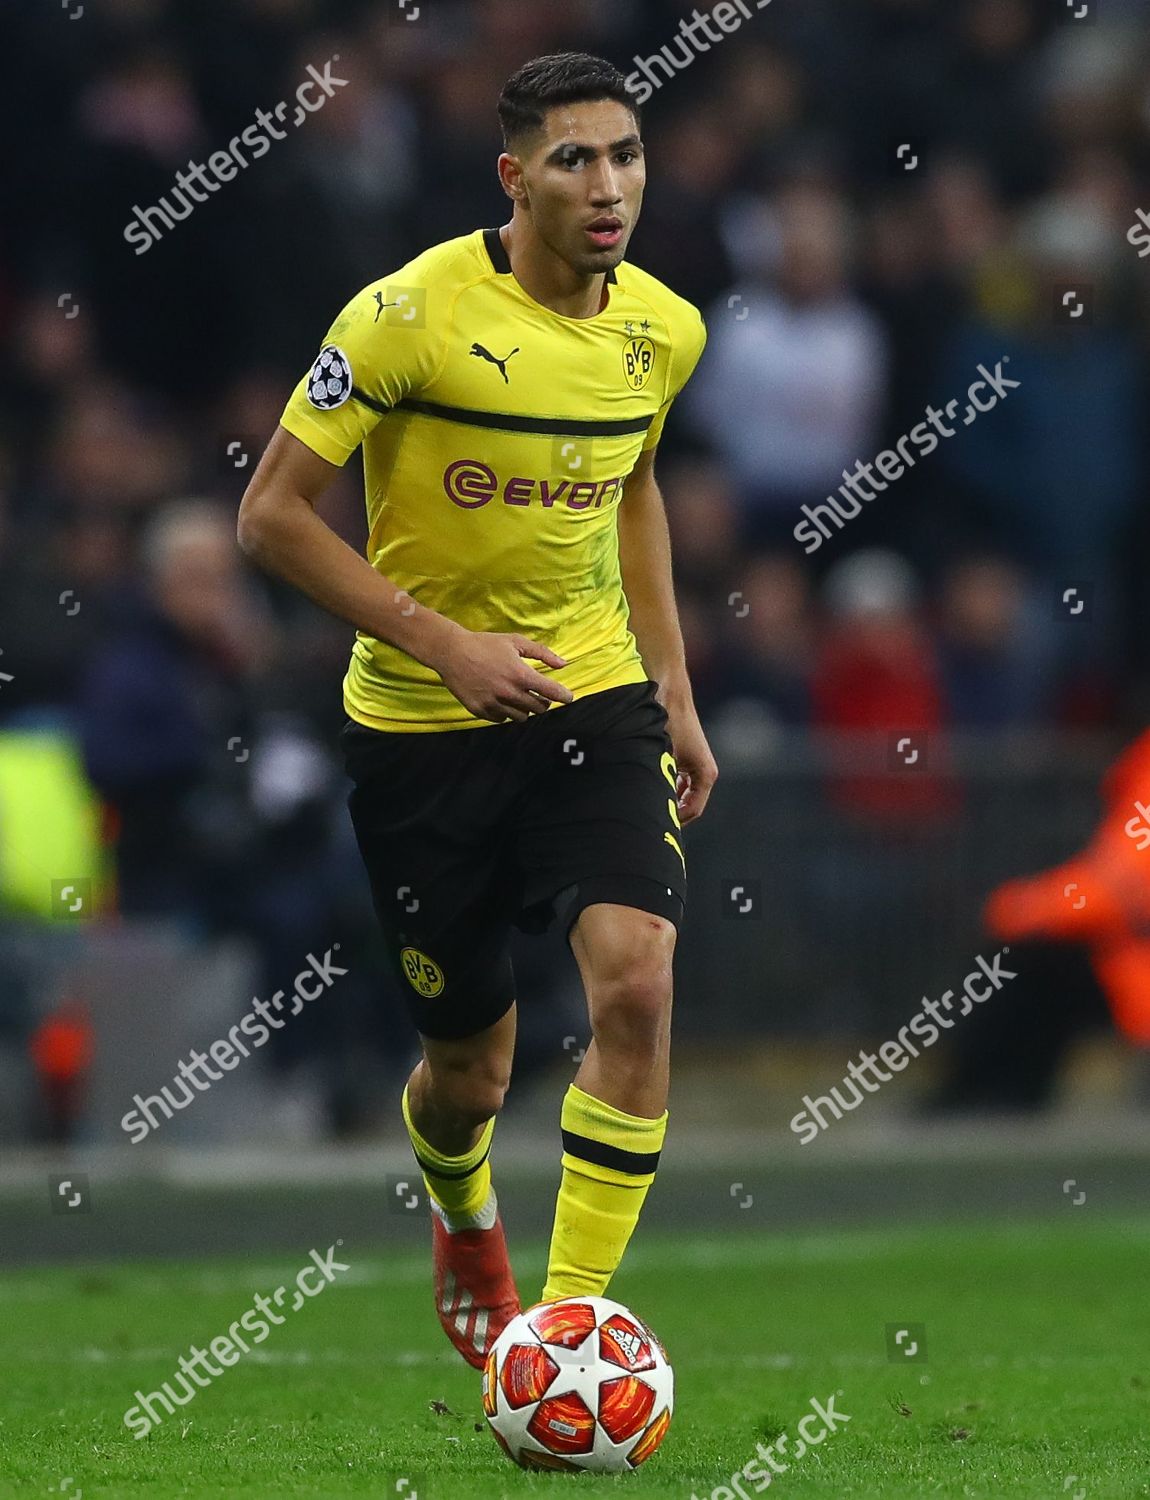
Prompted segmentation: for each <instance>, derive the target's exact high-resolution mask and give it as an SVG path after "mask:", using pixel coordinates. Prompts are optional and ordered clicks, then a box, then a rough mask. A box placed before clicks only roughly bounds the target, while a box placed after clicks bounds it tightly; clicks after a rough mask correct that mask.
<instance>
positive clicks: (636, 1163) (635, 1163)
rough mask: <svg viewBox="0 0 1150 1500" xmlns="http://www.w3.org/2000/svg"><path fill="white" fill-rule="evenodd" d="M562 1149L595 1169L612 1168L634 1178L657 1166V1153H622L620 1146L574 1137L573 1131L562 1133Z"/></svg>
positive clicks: (580, 1136)
mask: <svg viewBox="0 0 1150 1500" xmlns="http://www.w3.org/2000/svg"><path fill="white" fill-rule="evenodd" d="M563 1149H564V1151H566V1152H567V1153H568V1155H570V1156H578V1157H580V1158H581V1159H582V1160H583V1161H589V1162H593V1163H594V1165H595V1166H597V1167H612V1168H614V1170H615V1171H616V1172H631V1173H633V1174H634V1175H635V1176H636V1177H641V1176H644V1175H645V1174H646V1173H648V1172H653V1171H654V1170H655V1168H656V1167H657V1166H658V1165H659V1152H658V1151H624V1150H623V1149H622V1147H621V1146H609V1145H608V1144H607V1143H606V1141H593V1140H592V1139H591V1138H590V1136H586V1135H576V1134H575V1132H574V1131H573V1130H565V1131H564V1132H563Z"/></svg>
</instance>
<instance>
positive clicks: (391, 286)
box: [280, 273, 442, 465]
mask: <svg viewBox="0 0 1150 1500" xmlns="http://www.w3.org/2000/svg"><path fill="white" fill-rule="evenodd" d="M401 276H402V273H400V277H401ZM400 277H397V278H396V280H395V281H388V282H383V281H380V282H376V283H375V284H373V285H372V286H369V287H365V288H364V290H363V291H362V292H360V293H359V294H358V296H355V297H353V298H352V300H351V301H350V302H349V303H348V304H347V306H346V307H345V308H344V309H343V311H342V312H341V313H340V315H339V317H337V318H336V320H335V322H334V323H333V324H332V325H331V327H330V328H329V329H328V331H327V335H326V337H325V338H324V341H323V345H322V347H321V349H320V351H319V353H318V354H317V355H316V359H315V363H314V364H313V365H312V367H311V370H310V371H309V372H308V374H307V375H305V376H304V378H303V379H302V380H301V381H300V383H299V384H298V385H297V386H296V388H295V390H294V391H293V392H292V394H291V398H290V399H289V401H288V404H287V406H286V407H285V409H284V414H283V416H282V417H281V418H280V422H281V425H282V426H284V427H286V428H287V430H288V432H290V433H291V434H292V435H293V436H294V437H297V438H299V440H300V442H301V443H306V444H307V446H308V447H309V448H311V449H312V450H313V451H314V452H316V453H318V454H319V456H320V457H321V458H326V459H327V461H328V462H329V463H332V464H336V465H343V464H345V463H346V462H347V460H348V459H349V458H350V457H351V455H352V454H353V453H354V452H355V450H356V449H357V448H358V447H359V445H360V444H361V443H362V442H363V440H364V439H365V438H366V437H367V436H368V434H369V433H370V432H371V431H372V430H373V428H374V427H375V426H376V424H377V423H378V422H379V420H380V418H381V417H383V416H384V415H385V414H386V413H387V412H388V411H389V410H390V409H391V408H392V407H393V406H397V405H398V404H399V402H401V401H402V400H404V399H405V398H406V397H407V396H410V395H413V394H415V393H417V392H418V391H420V390H421V389H423V387H425V386H426V385H428V384H429V383H430V382H431V380H432V379H433V378H434V376H435V374H436V372H437V367H438V365H439V363H440V360H441V356H442V341H441V340H439V339H438V338H437V337H436V335H435V331H434V329H433V328H431V327H429V326H428V323H429V320H428V307H427V300H428V299H427V292H426V289H424V288H421V287H416V286H407V285H405V284H403V283H402V281H401V280H400Z"/></svg>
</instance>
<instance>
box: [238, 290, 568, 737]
mask: <svg viewBox="0 0 1150 1500" xmlns="http://www.w3.org/2000/svg"><path fill="white" fill-rule="evenodd" d="M369 290H370V289H369ZM374 306H375V304H374V301H372V300H371V299H370V298H369V297H368V292H362V293H360V295H359V297H357V298H355V299H354V300H353V301H352V302H351V303H350V304H349V306H348V307H347V308H345V310H344V312H343V313H342V314H341V315H340V317H339V318H338V319H337V320H336V323H335V324H334V326H333V328H332V330H331V332H330V333H329V336H328V338H329V344H328V347H329V348H335V344H334V339H335V337H337V336H338V338H339V341H340V342H339V350H338V352H339V354H340V356H341V357H342V358H343V359H346V360H349V362H350V372H354V371H355V370H356V368H357V366H358V369H359V370H360V371H362V372H366V371H367V370H368V369H369V368H371V364H372V363H373V362H377V361H378V359H379V356H380V349H379V347H378V346H379V344H380V343H381V341H382V339H381V335H380V334H377V333H376V332H375V331H374V323H373V321H372V320H371V319H370V318H369V316H368V315H367V314H368V310H369V309H371V310H374ZM386 333H387V330H386V328H385V329H384V330H383V335H386ZM405 339H406V340H408V341H409V342H408V343H407V344H405V343H404V340H405ZM410 340H411V331H409V330H406V329H404V330H400V331H399V332H398V337H396V338H393V339H392V340H391V341H389V342H390V343H391V345H393V347H394V352H395V354H396V359H395V361H394V364H395V368H394V370H393V369H392V368H391V366H390V365H389V367H388V374H387V375H386V376H384V377H383V378H382V379H381V380H380V381H379V382H378V384H377V394H375V395H374V404H373V405H368V404H366V403H364V402H361V401H359V400H358V399H356V398H349V396H344V397H343V399H341V400H340V399H336V398H337V397H338V396H339V394H340V392H339V391H337V392H336V393H335V395H334V396H332V397H329V398H325V397H322V396H321V399H331V400H332V401H333V403H334V404H332V405H331V406H329V407H323V406H317V405H316V403H315V401H309V397H308V392H309V390H313V391H314V390H316V389H318V388H317V387H316V386H315V385H314V384H313V382H314V381H315V380H316V370H313V372H312V374H311V375H310V376H308V378H307V380H306V381H303V382H301V384H300V387H298V388H297V390H296V392H295V394H294V395H293V396H292V399H291V401H290V402H289V403H288V408H287V410H286V411H285V413H284V419H283V423H282V424H281V425H280V427H279V428H278V429H277V431H276V433H275V435H274V436H273V438H272V440H271V442H270V443H269V444H268V447H267V450H266V452H265V453H264V456H263V458H262V459H261V460H260V464H259V467H258V468H257V469H256V472H255V474H254V475H253V476H252V480H251V483H250V484H249V486H248V488H247V491H246V493H245V494H244V498H243V502H242V504H241V505H240V514H239V523H238V528H237V534H238V537H239V543H240V546H241V547H242V548H243V550H244V551H245V552H246V553H247V554H248V556H249V557H251V558H252V559H253V561H255V562H256V563H258V564H259V566H260V567H262V568H264V569H265V570H266V571H268V572H269V573H274V574H275V575H276V576H277V577H279V578H282V579H284V580H285V582H287V583H290V584H292V585H293V586H294V587H295V588H298V589H299V590H300V591H301V592H302V593H305V594H306V595H307V596H308V597H309V598H310V599H312V600H314V602H315V603H316V604H318V605H320V606H321V608H323V609H326V610H328V611H329V612H330V613H331V614H334V615H337V616H339V618H340V619H343V620H347V621H349V622H350V623H351V624H352V625H354V626H355V627H356V628H357V629H358V630H361V631H363V632H364V633H365V634H367V635H370V636H373V637H375V639H377V640H381V641H386V642H387V643H388V644H389V645H392V646H395V647H397V648H398V649H399V650H400V651H403V652H405V653H406V654H407V655H408V656H411V657H413V658H414V659H415V660H416V661H418V662H421V663H422V664H423V665H424V666H426V667H428V668H430V670H431V671H433V672H436V673H438V675H439V677H440V678H441V680H442V681H443V684H444V686H445V687H446V688H447V689H448V691H449V692H451V693H452V694H454V696H455V697H456V698H457V699H458V700H459V702H460V703H462V704H463V706H464V708H466V709H467V711H468V712H469V713H472V714H475V715H476V716H477V717H478V718H483V719H491V720H493V721H494V722H495V723H497V724H498V723H503V722H504V721H505V720H507V719H515V720H523V719H526V718H527V717H528V716H529V715H531V714H535V713H544V712H545V711H546V710H547V709H548V708H549V707H550V706H551V705H552V703H569V702H570V701H571V698H572V693H571V691H570V689H569V688H566V687H564V686H562V684H560V683H557V682H553V681H552V680H551V679H550V678H547V677H544V676H543V674H542V673H541V672H537V671H535V669H534V668H533V667H531V666H529V665H528V662H527V660H525V658H530V660H533V661H540V662H543V663H544V664H545V665H546V666H549V667H562V666H565V665H566V662H565V661H564V660H563V658H562V657H560V656H557V655H556V654H555V652H553V651H551V650H550V649H549V648H548V647H546V646H543V645H540V644H539V643H537V642H535V641H531V640H528V639H527V638H526V637H525V636H522V635H518V634H495V633H483V632H478V631H471V630H467V629H466V628H465V627H464V626H462V625H459V624H458V623H457V622H455V621H454V620H449V619H448V618H447V617H446V616H445V615H442V614H439V613H438V612H437V611H436V610H433V609H428V608H426V607H425V606H424V605H421V604H420V603H418V601H417V600H415V599H413V598H412V597H411V595H410V594H408V593H407V592H405V591H404V590H403V589H401V588H400V587H398V585H396V584H395V583H394V582H393V581H392V580H391V579H389V578H387V577H385V575H384V574H382V573H380V572H378V571H377V570H376V569H375V568H373V567H372V566H371V564H370V563H369V562H368V561H367V559H366V558H365V557H361V556H360V554H359V553H358V552H356V551H355V550H354V549H353V548H352V547H349V546H348V545H347V543H346V542H345V541H344V540H343V539H342V538H341V537H339V536H337V535H336V534H335V532H334V531H332V529H331V528H330V527H329V526H328V525H327V523H326V522H325V521H323V520H322V519H321V517H320V516H319V515H318V514H317V513H316V509H315V507H316V503H317V501H318V500H319V499H320V497H321V496H322V494H323V493H324V491H325V490H326V489H327V488H328V486H329V485H330V484H331V482H332V480H333V479H334V478H335V476H336V474H337V473H338V471H339V468H340V467H341V466H342V464H343V463H345V462H346V461H347V459H348V458H349V457H350V455H351V454H352V453H353V452H354V451H355V450H356V448H358V446H359V444H360V443H361V442H362V441H363V438H364V437H365V436H366V435H367V433H368V432H369V431H370V430H371V428H372V427H373V426H374V425H375V423H376V422H377V421H378V420H379V412H378V410H377V409H376V408H378V407H380V406H384V407H386V406H390V405H393V404H395V402H396V401H397V400H400V399H402V395H403V394H405V393H406V391H407V390H410V389H412V388H413V387H414V383H415V381H416V380H417V378H418V374H419V367H418V360H419V351H418V350H417V349H416V348H415V346H414V344H413V343H412V342H410ZM325 352H326V351H325ZM384 352H385V354H386V353H387V352H390V351H389V350H387V349H385V351H384ZM405 360H406V362H407V368H404V362H405ZM318 368H319V362H318V361H317V366H316V369H317V370H318ZM350 372H349V374H348V376H347V379H346V382H345V383H346V385H347V387H348V391H349V393H350V391H351V388H352V385H353V381H354V378H355V376H354V374H352V373H350ZM309 383H310V384H309ZM356 389H357V390H358V389H359V388H358V386H357V387H356ZM289 429H290V430H289Z"/></svg>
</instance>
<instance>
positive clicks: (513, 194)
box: [498, 151, 527, 203]
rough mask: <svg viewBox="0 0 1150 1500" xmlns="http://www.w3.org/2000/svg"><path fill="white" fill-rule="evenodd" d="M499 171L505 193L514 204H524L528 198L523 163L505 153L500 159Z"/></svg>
mask: <svg viewBox="0 0 1150 1500" xmlns="http://www.w3.org/2000/svg"><path fill="white" fill-rule="evenodd" d="M498 171H499V181H500V182H501V183H502V184H503V191H504V192H505V193H506V194H507V196H508V197H509V198H510V199H511V201H512V202H513V203H522V202H523V200H524V199H525V198H526V196H527V189H526V186H525V185H524V182H523V163H522V162H521V161H520V159H519V158H518V157H517V156H512V155H511V153H510V152H508V151H504V153H503V155H502V156H501V157H500V158H499V163H498Z"/></svg>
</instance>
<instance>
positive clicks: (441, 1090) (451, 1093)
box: [432, 1057, 511, 1126]
mask: <svg viewBox="0 0 1150 1500" xmlns="http://www.w3.org/2000/svg"><path fill="white" fill-rule="evenodd" d="M432 1079H433V1084H434V1088H435V1093H436V1096H437V1101H438V1103H439V1104H440V1107H441V1108H444V1109H447V1110H449V1111H450V1112H451V1114H452V1115H454V1116H455V1118H456V1119H457V1120H458V1121H459V1122H460V1123H462V1124H466V1125H470V1126H478V1125H483V1124H485V1123H486V1121H488V1120H490V1119H491V1117H492V1115H497V1114H498V1113H499V1111H500V1110H501V1109H502V1108H503V1100H504V1097H505V1096H506V1094H507V1088H508V1085H509V1084H510V1082H511V1072H510V1069H509V1068H507V1067H505V1066H504V1065H503V1063H502V1062H501V1061H497V1060H495V1059H491V1058H484V1057H481V1058H477V1059H475V1060H473V1061H470V1062H457V1063H454V1064H449V1065H446V1066H440V1067H433V1068H432Z"/></svg>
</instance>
